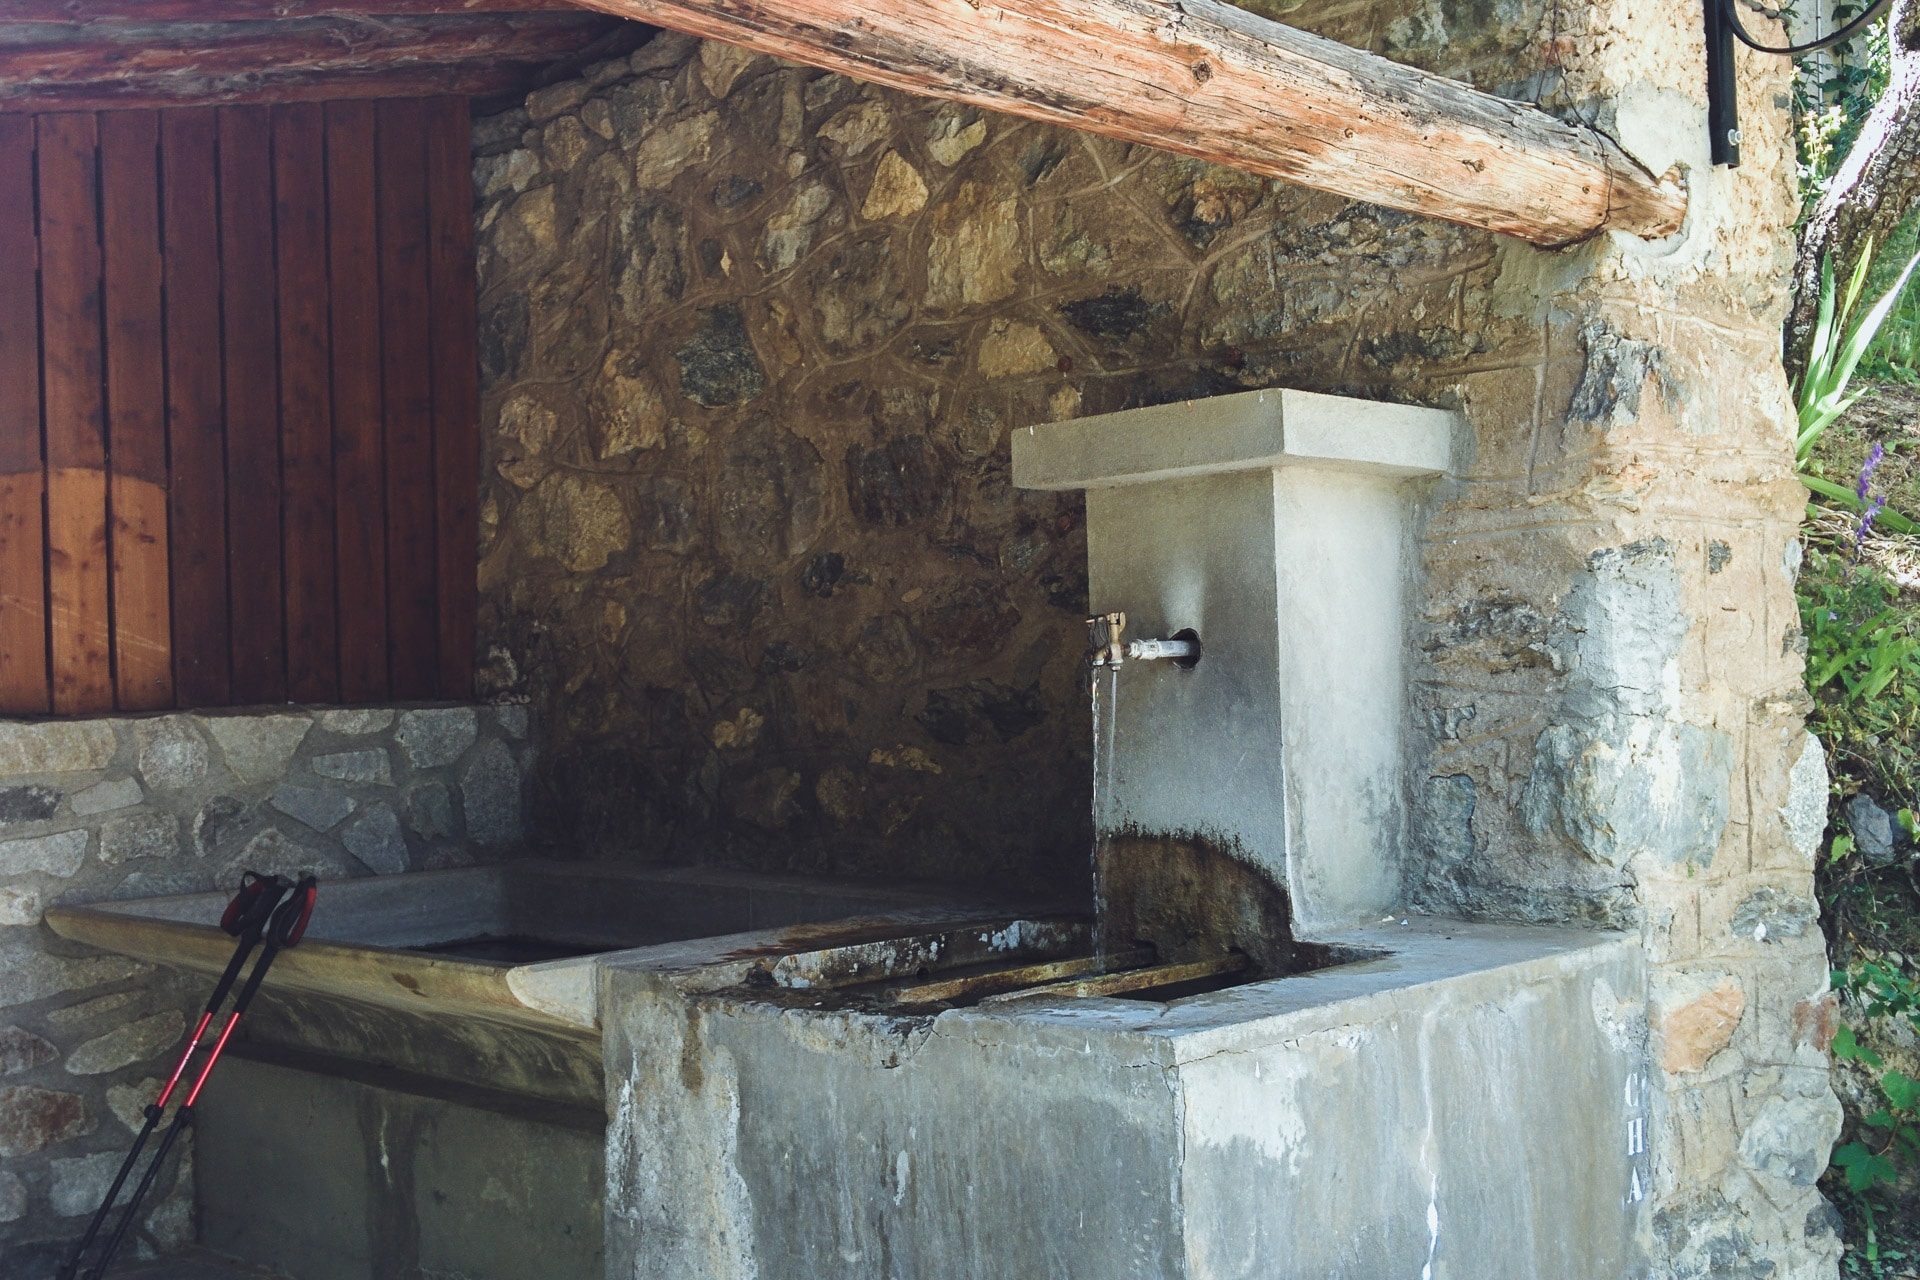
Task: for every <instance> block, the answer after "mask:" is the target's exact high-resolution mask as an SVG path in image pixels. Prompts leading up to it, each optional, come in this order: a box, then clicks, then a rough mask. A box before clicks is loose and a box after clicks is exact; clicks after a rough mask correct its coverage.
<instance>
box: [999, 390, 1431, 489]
mask: <svg viewBox="0 0 1920 1280" xmlns="http://www.w3.org/2000/svg"><path fill="white" fill-rule="evenodd" d="M1456 421H1457V416H1456V415H1455V414H1452V413H1449V412H1447V411H1446V410H1443V409H1423V408H1419V407H1417V406H1414V405H1401V404H1384V403H1381V402H1380V401H1376V400H1357V399H1354V398H1352V397H1349V396H1329V395H1320V394H1318V393H1316V392H1311V391H1291V390H1284V389H1273V390H1267V391H1248V392H1244V393H1242V394H1239V395H1231V396H1215V397H1213V398H1211V399H1207V400H1187V401H1182V402H1180V403H1178V404H1167V405H1156V406H1154V407H1152V408H1148V409H1128V410H1125V411H1123V412H1120V413H1108V414H1101V415H1099V416H1097V417H1092V418H1076V419H1074V420H1073V421H1071V422H1055V423H1049V424H1047V425H1045V426H1034V427H1028V428H1027V429H1026V430H1024V431H1015V432H1014V433H1013V482H1014V484H1015V485H1017V486H1019V487H1020V488H1022V489H1104V488H1111V487H1114V486H1117V485H1128V484H1147V483H1149V482H1152V481H1155V480H1169V479H1174V478H1176V477H1181V476H1200V475H1215V474H1218V473H1221V472H1227V471H1259V470H1268V469H1271V468H1274V467H1285V466H1317V467H1331V468H1335V469H1338V470H1345V471H1363V472H1367V473H1369V474H1373V475H1389V476H1406V477H1412V476H1432V475H1442V474H1444V473H1445V472H1446V471H1447V470H1448V466H1449V458H1450V456H1451V451H1452V439H1453V429H1454V425H1455V422H1456Z"/></svg>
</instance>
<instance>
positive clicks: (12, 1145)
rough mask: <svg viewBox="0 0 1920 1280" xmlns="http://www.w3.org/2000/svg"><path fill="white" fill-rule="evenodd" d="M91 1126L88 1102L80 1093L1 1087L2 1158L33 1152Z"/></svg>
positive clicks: (23, 1086)
mask: <svg viewBox="0 0 1920 1280" xmlns="http://www.w3.org/2000/svg"><path fill="white" fill-rule="evenodd" d="M90 1127H91V1126H90V1125H89V1123H88V1120H87V1104H86V1102H85V1100H84V1099H82V1098H81V1097H80V1095H79V1094H77V1093H61V1092H59V1091H58V1090H54V1089H38V1088H35V1087H33V1086H32V1085H14V1086H11V1087H8V1088H4V1089H0V1157H5V1158H8V1159H12V1158H14V1157H17V1156H26V1155H32V1154H33V1153H34V1152H36V1151H40V1150H43V1149H44V1148H46V1147H50V1146H52V1145H53V1144H54V1143H56V1142H65V1141H66V1140H67V1139H68V1138H74V1137H78V1136H79V1135H81V1134H83V1133H85V1132H87V1130H88V1129H89V1128H90Z"/></svg>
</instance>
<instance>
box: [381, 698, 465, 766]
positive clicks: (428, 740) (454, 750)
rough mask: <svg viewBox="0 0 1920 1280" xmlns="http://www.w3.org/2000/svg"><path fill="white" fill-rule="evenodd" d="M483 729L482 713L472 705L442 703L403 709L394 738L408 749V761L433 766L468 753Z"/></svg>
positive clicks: (444, 763) (412, 763)
mask: <svg viewBox="0 0 1920 1280" xmlns="http://www.w3.org/2000/svg"><path fill="white" fill-rule="evenodd" d="M479 732H480V726H479V717H478V716H477V715H475V714H474V710H473V708H472V707H438V708H434V709H433V710H429V711H404V712H402V713H401V714H400V727H399V728H397V729H395V730H394V731H393V740H394V741H395V742H397V743H399V744H400V747H401V749H402V750H404V751H405V752H406V753H407V761H408V763H410V764H411V765H413V767H414V768H416V769H433V768H438V767H439V766H441V765H446V764H452V763H453V762H454V761H455V760H458V759H459V758H460V757H461V756H462V755H464V754H466V750H467V748H468V747H471V746H472V745H473V743H474V739H475V738H476V737H478V736H479Z"/></svg>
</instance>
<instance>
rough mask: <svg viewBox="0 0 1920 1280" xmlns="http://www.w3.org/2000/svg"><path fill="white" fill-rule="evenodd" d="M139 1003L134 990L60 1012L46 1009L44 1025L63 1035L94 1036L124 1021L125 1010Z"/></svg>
mask: <svg viewBox="0 0 1920 1280" xmlns="http://www.w3.org/2000/svg"><path fill="white" fill-rule="evenodd" d="M140 1002H141V996H140V993H139V992H137V991H116V992H114V993H113V994H112V995H105V996H95V997H94V998H93V999H91V1000H86V1001H82V1002H81V1003H79V1004H70V1005H67V1006H66V1007H65V1008H62V1009H49V1010H48V1011H47V1022H48V1023H49V1024H51V1025H52V1027H53V1029H54V1031H55V1032H56V1033H58V1034H59V1035H62V1036H72V1035H78V1036H96V1035H99V1034H100V1033H101V1032H102V1031H105V1030H108V1029H109V1028H111V1027H116V1026H118V1025H119V1024H121V1023H122V1022H125V1021H126V1019H127V1012H126V1011H127V1010H129V1009H131V1008H133V1007H134V1006H135V1005H137V1004H139V1003H140Z"/></svg>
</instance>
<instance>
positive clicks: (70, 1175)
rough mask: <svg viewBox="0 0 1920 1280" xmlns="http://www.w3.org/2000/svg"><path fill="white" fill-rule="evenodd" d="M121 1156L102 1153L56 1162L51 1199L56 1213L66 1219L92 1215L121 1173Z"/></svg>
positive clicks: (49, 1191) (115, 1153) (49, 1195)
mask: <svg viewBox="0 0 1920 1280" xmlns="http://www.w3.org/2000/svg"><path fill="white" fill-rule="evenodd" d="M121 1158H122V1157H121V1155H120V1153H119V1152H117V1151H99V1152H95V1153H94V1154H93V1155H90V1156H77V1157H75V1158H73V1159H71V1160H55V1161H54V1162H53V1165H52V1168H53V1184H52V1186H51V1187H49V1188H48V1199H49V1200H51V1201H52V1202H53V1211H54V1212H55V1213H57V1214H59V1215H60V1216H61V1217H63V1218H77V1217H79V1216H80V1215H82V1214H90V1213H92V1212H93V1211H94V1210H95V1209H98V1208H99V1207H100V1202H101V1201H102V1200H104V1199H105V1198H106V1195H107V1187H108V1186H109V1185H111V1184H112V1182H113V1175H114V1174H115V1173H116V1172H118V1171H119V1168H120V1161H121Z"/></svg>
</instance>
